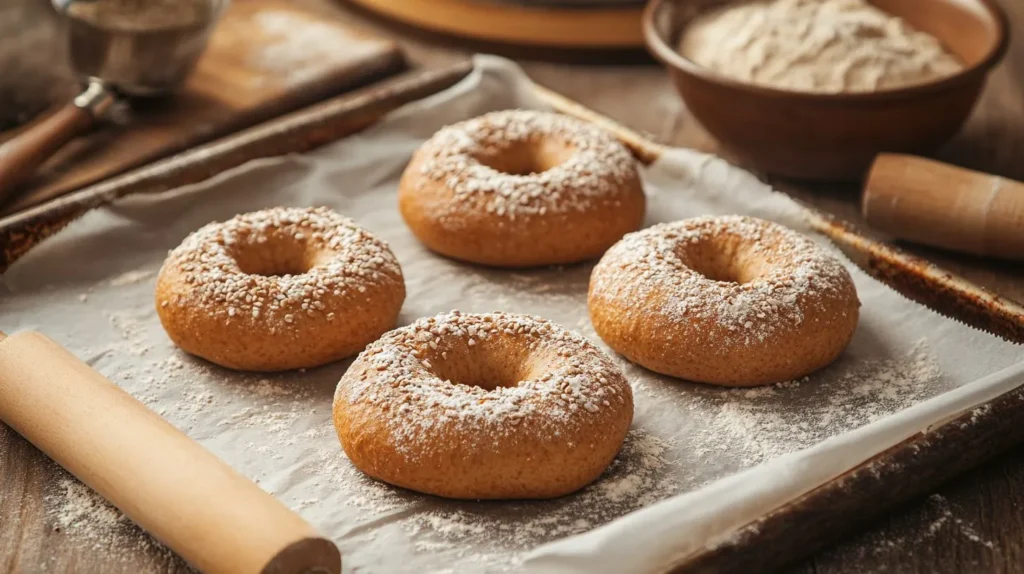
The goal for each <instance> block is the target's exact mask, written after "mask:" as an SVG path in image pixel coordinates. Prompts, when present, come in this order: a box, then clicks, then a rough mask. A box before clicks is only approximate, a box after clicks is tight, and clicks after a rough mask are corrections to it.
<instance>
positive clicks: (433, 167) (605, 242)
mask: <svg viewBox="0 0 1024 574" xmlns="http://www.w3.org/2000/svg"><path fill="white" fill-rule="evenodd" d="M398 199H399V209H400V211H401V213H402V217H403V218H404V219H405V222H406V224H407V225H408V226H409V228H410V229H411V230H412V232H413V234H414V235H416V237H417V238H419V240H420V241H422V242H423V243H424V244H425V245H426V246H427V247H428V248H429V249H431V250H433V251H436V252H437V253H440V254H442V255H445V256H448V257H452V258H454V259H460V260H463V261H468V262H471V263H479V264H483V265H490V266H496V267H533V266H539V265H555V264H564V263H575V262H578V261H584V260H588V259H596V258H598V257H600V256H601V254H602V253H604V251H605V250H606V249H608V247H610V246H611V245H612V244H613V243H615V242H616V241H618V240H619V239H620V238H622V236H623V235H624V234H626V233H627V232H630V231H634V230H636V229H638V228H639V227H640V224H641V223H642V222H643V218H644V209H645V199H644V193H643V187H642V185H641V182H640V175H639V173H638V171H637V168H636V162H635V161H634V159H633V157H632V156H631V155H630V153H629V151H627V150H626V148H625V147H623V146H622V145H621V144H619V143H618V142H617V141H616V140H615V139H614V138H613V137H612V136H610V135H609V134H607V133H606V132H604V131H603V130H601V129H600V128H598V127H596V126H593V125H591V124H587V123H585V122H582V121H580V120H576V119H574V118H570V117H567V116H562V115H559V114H554V113H548V112H537V111H526V110H507V111H502V112H493V113H490V114H486V115H484V116H481V117H479V118H476V119H472V120H469V121H465V122H462V123H458V124H455V125H452V126H449V127H446V128H444V129H442V130H441V131H439V132H438V133H437V134H436V135H434V137H432V138H431V139H430V140H428V141H427V142H426V143H425V144H423V146H421V147H420V148H419V150H417V151H416V153H415V154H414V156H413V158H412V161H411V162H410V163H409V165H408V167H407V168H406V170H405V172H404V173H403V175H402V179H401V182H400V184H399V190H398Z"/></svg>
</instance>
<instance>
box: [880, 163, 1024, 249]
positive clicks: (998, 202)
mask: <svg viewBox="0 0 1024 574" xmlns="http://www.w3.org/2000/svg"><path fill="white" fill-rule="evenodd" d="M861 210H862V212H863V214H864V219H866V220H867V222H868V223H869V224H870V225H871V226H872V227H875V228H877V229H879V230H881V231H884V232H886V233H889V234H891V235H894V236H895V237H897V238H899V239H906V240H909V241H916V242H918V243H924V244H925V245H932V246H935V247H942V248H945V249H951V250H953V251H962V252H965V253H972V254H975V255H985V256H989V257H999V258H1003V259H1013V260H1016V261H1024V183H1021V182H1018V181H1013V180H1009V179H1005V178H1002V177H999V176H995V175H991V174H987V173H981V172H977V171H971V170H968V169H964V168H961V167H956V166H952V165H948V164H944V163H941V162H938V161H934V160H930V159H924V158H920V157H914V156H909V155H899V154H881V155H879V156H878V157H877V158H875V162H874V164H873V165H872V166H871V171H870V172H869V173H868V179H867V182H866V183H865V185H864V197H863V200H862V202H861Z"/></svg>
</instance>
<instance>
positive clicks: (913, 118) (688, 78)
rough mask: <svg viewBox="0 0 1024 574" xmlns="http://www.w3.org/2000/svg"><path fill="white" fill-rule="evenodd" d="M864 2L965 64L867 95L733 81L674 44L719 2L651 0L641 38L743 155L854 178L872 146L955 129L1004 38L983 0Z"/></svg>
mask: <svg viewBox="0 0 1024 574" xmlns="http://www.w3.org/2000/svg"><path fill="white" fill-rule="evenodd" d="M871 2H872V4H875V5H876V6H878V7H879V8H881V9H882V10H884V11H886V12H889V13H891V14H895V15H897V16H899V17H901V18H903V19H904V20H906V21H907V22H908V23H910V24H911V25H912V26H914V27H916V28H917V29H918V30H923V31H925V32H928V33H930V34H932V35H933V36H935V37H936V38H938V39H939V41H941V42H942V43H943V45H944V46H945V47H946V48H947V49H948V50H950V51H951V52H953V53H954V54H955V55H956V56H958V57H959V58H960V60H961V61H962V62H964V63H965V67H964V69H963V70H962V71H961V72H959V73H958V74H956V75H953V76H948V77H944V78H941V79H938V80H935V81H932V82H929V83H924V84H918V85H914V86H909V87H905V88H898V89H886V90H882V91H876V92H867V93H839V94H831V93H829V94H821V93H809V92H796V91H789V90H783V89H775V88H769V87H763V86H758V85H754V84H751V83H747V82H743V81H738V80H734V79H731V78H728V77H726V76H724V75H722V74H719V73H717V72H714V71H712V70H709V69H707V68H704V67H702V66H699V65H698V64H696V63H694V62H693V61H691V60H688V59H687V58H684V57H683V56H682V55H680V54H679V52H678V51H677V50H676V47H677V46H678V44H679V39H680V37H681V34H682V33H683V31H684V29H685V27H686V25H687V24H688V23H689V22H690V21H691V20H692V19H693V18H694V17H695V16H696V15H697V14H699V13H700V12H701V11H702V10H706V9H708V8H710V7H712V6H717V5H721V4H723V2H722V1H720V0H719V1H715V0H708V1H701V0H652V2H651V3H650V4H648V5H647V8H646V10H645V12H644V18H643V24H644V36H645V40H646V43H647V47H648V49H649V50H650V51H651V52H652V53H653V55H654V56H655V57H656V58H658V59H659V60H661V61H662V62H663V63H664V64H665V65H666V66H667V67H668V70H669V74H670V75H671V77H672V81H673V83H674V84H675V86H676V89H677V90H678V91H679V93H680V95H681V96H682V98H683V101H684V103H685V104H686V106H687V108H688V109H689V110H690V112H691V113H692V114H693V116H694V117H695V118H696V119H697V120H698V121H699V122H700V123H701V124H702V125H703V126H704V127H705V128H706V129H707V131H708V132H710V133H711V135H713V136H714V137H715V138H717V139H718V140H719V141H720V142H721V143H722V145H723V146H724V147H725V148H726V149H727V150H728V151H729V152H731V153H732V154H734V155H735V156H736V157H737V158H739V159H740V160H741V161H742V162H744V163H746V164H748V165H750V166H751V167H753V168H755V169H759V170H762V171H765V172H767V173H770V174H774V175H780V176H784V177H789V178H795V179H803V180H816V181H842V180H856V179H860V178H861V177H863V175H864V173H865V172H866V171H867V169H868V167H869V165H870V163H871V160H872V159H873V158H874V157H875V155H876V154H878V153H880V152H904V153H915V154H927V153H929V152H932V151H934V150H936V149H937V148H938V147H939V146H941V145H942V144H943V143H945V142H946V141H947V140H949V138H951V137H952V136H953V135H954V134H956V132H957V131H958V130H959V129H960V127H961V126H962V125H963V123H964V122H965V121H966V120H967V117H968V115H970V113H971V109H972V108H973V107H974V104H975V102H976V101H977V100H978V96H979V95H980V93H981V90H982V88H983V87H984V85H985V80H986V78H987V76H988V73H989V71H991V69H992V68H993V67H994V66H995V65H996V64H997V63H998V62H999V60H1000V59H1002V57H1003V55H1004V54H1005V52H1006V48H1007V44H1008V40H1009V29H1008V25H1007V19H1006V15H1005V14H1004V13H1003V11H1002V10H1001V9H1000V8H999V7H998V6H997V5H996V4H995V3H994V2H993V1H992V0H871Z"/></svg>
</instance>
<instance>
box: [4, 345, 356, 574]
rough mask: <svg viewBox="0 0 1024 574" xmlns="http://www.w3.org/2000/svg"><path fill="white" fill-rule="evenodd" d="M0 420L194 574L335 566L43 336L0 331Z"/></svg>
mask: <svg viewBox="0 0 1024 574" xmlns="http://www.w3.org/2000/svg"><path fill="white" fill-rule="evenodd" d="M0 420H2V421H3V422H5V423H7V424H8V425H10V426H11V427H12V428H13V429H14V430H16V431H17V432H18V433H20V434H21V435H22V436H24V437H25V438H26V439H28V440H29V441H30V442H31V443H32V444H34V445H35V446H36V447H38V448H39V449H40V450H42V451H43V452H45V453H46V454H47V455H49V456H50V457H51V458H53V459H54V460H55V461H57V462H58V463H60V465H61V466H63V467H64V468H66V469H67V470H68V471H69V472H71V473H72V474H74V475H75V476H77V477H78V478H79V479H80V480H82V482H84V483H85V484H87V485H89V486H90V487H92V488H93V489H94V490H96V492H98V493H99V494H100V495H102V496H103V497H104V498H106V499H107V500H109V501H110V502H111V503H113V504H114V506H117V507H118V508H120V509H121V511H122V512H124V513H125V514H126V515H127V516H128V517H129V518H131V519H132V520H133V521H134V522H135V523H136V524H138V525H139V526H141V527H142V528H144V529H145V530H147V531H149V532H150V533H151V534H153V536H155V537H156V538H157V539H159V540H160V541H162V542H163V543H164V544H166V545H167V546H169V547H170V548H171V549H172V550H174V551H175V552H177V553H178V554H180V555H181V556H182V557H183V558H185V559H186V560H188V561H189V562H191V563H192V564H193V565H194V566H196V567H197V568H199V570H201V571H202V572H206V573H214V574H217V573H225V574H228V573H230V574H302V573H307V572H317V573H321V574H337V573H338V572H340V570H341V556H340V554H339V553H338V549H337V547H336V546H335V545H334V543H333V542H331V541H330V540H328V539H326V538H323V537H321V536H320V535H319V534H318V533H317V532H316V530H315V529H314V528H313V527H312V526H311V525H310V524H309V523H307V522H306V521H304V520H303V519H302V518H300V517H299V516H298V515H297V514H295V513H293V512H292V511H290V510H289V509H288V508H287V507H285V506H284V505H283V504H281V503H280V502H278V501H277V500H276V499H274V498H273V497H271V496H270V495H268V494H267V493H266V492H264V491H263V490H261V489H260V488H259V487H258V486H256V485H255V484H253V483H252V482H250V481H249V480H247V479H245V478H244V477H243V476H241V475H240V474H238V473H237V472H235V471H234V470H232V469H231V467H229V466H228V465H227V464H225V463H224V462H222V461H221V460H220V459H218V458H217V457H215V456H214V455H212V454H211V453H210V452H209V451H207V450H206V449H204V448H203V447H201V446H200V445H199V444H198V443H196V442H194V441H192V440H191V439H190V438H188V437H187V436H185V435H184V434H183V433H182V432H181V431H179V430H178V429H176V428H174V427H173V426H171V425H170V424H169V423H167V421H165V420H163V419H162V418H160V417H159V416H158V415H157V414H156V413H154V412H153V411H151V410H149V409H148V408H146V407H145V406H144V405H143V404H142V403H140V402H138V401H137V400H135V399H134V398H133V397H132V396H131V395H129V394H128V393H126V392H124V391H123V390H121V389H120V388H119V387H118V386H117V385H114V384H113V383H111V382H110V381H108V380H107V379H105V378H103V377H102V376H101V375H100V374H99V373H97V372H96V371H94V370H92V369H91V368H90V367H89V366H88V365H86V364H85V363H83V362H82V361H79V360H78V359H76V358H75V357H74V356H73V355H72V354H71V353H68V352H67V351H66V350H64V349H63V348H62V347H60V346H59V345H57V344H56V343H54V342H53V341H51V340H50V339H48V338H46V337H44V336H43V335H40V334H38V333H33V332H20V333H15V334H13V335H11V336H9V337H7V338H3V336H2V334H0Z"/></svg>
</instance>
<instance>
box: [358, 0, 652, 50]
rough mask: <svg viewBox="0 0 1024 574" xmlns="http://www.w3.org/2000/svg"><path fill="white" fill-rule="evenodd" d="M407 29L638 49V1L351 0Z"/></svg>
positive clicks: (552, 44) (528, 42)
mask: <svg viewBox="0 0 1024 574" xmlns="http://www.w3.org/2000/svg"><path fill="white" fill-rule="evenodd" d="M348 1H349V2H350V3H352V4H355V5H358V6H360V7H362V8H364V9H366V10H369V11H371V12H374V13H377V14H380V15H381V16H384V17H386V18H389V19H393V20H396V21H398V22H401V23H403V24H406V25H408V26H412V27H416V28H422V29H424V30H428V31H432V32H438V33H441V34H448V35H452V36H457V37H460V38H467V39H471V40H476V41H485V42H495V43H499V44H507V45H522V46H531V47H544V48H552V49H553V50H551V51H555V52H557V51H558V49H589V50H593V49H606V50H607V49H619V50H623V49H626V50H628V49H638V48H642V47H643V45H644V40H643V31H642V27H641V25H640V16H641V13H642V12H643V6H642V5H638V4H637V3H635V2H633V3H623V2H619V3H614V4H613V3H609V2H605V3H600V4H593V3H591V4H590V5H587V6H581V5H570V6H566V5H557V3H552V4H550V5H538V4H537V3H524V2H515V1H509V0H504V1H493V0H348Z"/></svg>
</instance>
